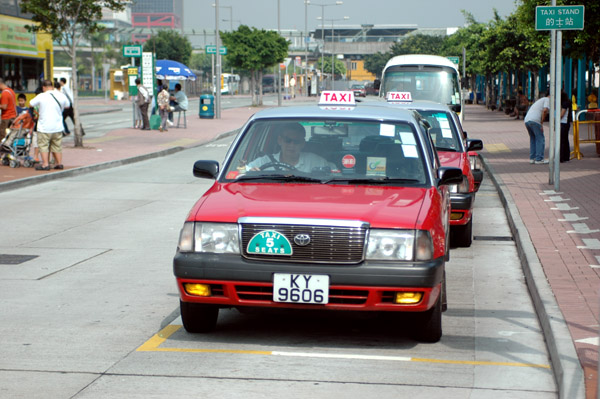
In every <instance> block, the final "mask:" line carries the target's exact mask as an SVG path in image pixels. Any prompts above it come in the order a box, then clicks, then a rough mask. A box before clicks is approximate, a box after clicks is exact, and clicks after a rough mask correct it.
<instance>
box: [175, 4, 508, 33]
mask: <svg viewBox="0 0 600 399" xmlns="http://www.w3.org/2000/svg"><path fill="white" fill-rule="evenodd" d="M214 3H215V1H214V0H184V20H183V24H184V30H185V31H186V32H187V31H190V30H192V29H194V30H195V31H196V32H198V31H201V30H204V29H205V30H214V29H215V11H214V7H213V6H212V4H214ZM278 3H279V8H280V12H279V27H280V29H281V30H288V29H297V30H299V31H304V29H305V5H304V0H219V6H220V7H219V9H220V11H219V13H220V15H219V19H220V20H221V21H220V22H219V30H229V28H230V25H231V22H230V20H232V21H233V29H234V30H235V29H237V27H238V26H239V25H240V24H244V25H248V26H250V27H255V28H261V29H277V27H278V26H277V25H278V24H277V19H278V18H277V14H278V13H277V4H278ZM311 3H313V4H335V3H336V0H311ZM494 8H495V9H496V10H497V11H498V13H499V14H500V16H501V17H506V16H508V15H510V14H512V13H513V12H514V11H515V10H516V4H515V0H343V4H342V5H328V6H325V7H319V6H315V5H310V6H308V7H307V12H308V18H307V20H308V30H309V31H311V30H314V29H315V28H318V27H320V26H321V21H320V20H317V17H320V16H321V12H322V11H324V14H325V18H324V19H325V26H331V24H332V21H331V20H332V19H340V21H334V22H333V23H334V24H335V26H340V25H342V26H344V25H354V26H359V25H363V24H375V25H417V27H419V28H448V27H461V26H463V25H464V23H465V19H464V16H463V14H462V12H461V10H466V11H468V12H470V13H471V14H473V16H474V17H475V20H476V21H478V22H483V23H485V22H489V21H490V20H492V18H493V16H494V11H493V10H494ZM230 14H231V15H232V17H230ZM346 16H347V17H350V18H349V19H348V20H343V18H344V17H346ZM223 19H225V20H226V21H222V20H223Z"/></svg>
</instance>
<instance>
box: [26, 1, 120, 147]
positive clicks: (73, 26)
mask: <svg viewBox="0 0 600 399" xmlns="http://www.w3.org/2000/svg"><path fill="white" fill-rule="evenodd" d="M20 4H21V11H23V12H24V13H29V14H32V18H31V19H32V21H33V22H36V24H33V25H26V28H27V29H28V30H29V31H30V32H40V31H41V32H47V33H48V34H50V35H51V36H52V39H53V40H54V41H55V42H58V43H60V44H61V46H62V47H63V48H64V50H65V52H67V53H68V54H69V56H70V57H71V66H72V69H73V78H72V83H73V99H72V100H73V101H72V102H73V111H74V116H75V118H74V119H75V129H74V130H75V137H74V141H75V147H83V138H82V134H81V124H80V123H79V109H78V107H77V103H78V83H77V81H78V79H77V45H78V43H79V41H80V40H81V39H82V38H83V37H84V36H89V35H91V34H93V33H96V32H99V31H101V30H102V29H103V27H102V26H101V25H100V24H99V21H100V20H101V19H102V7H105V8H108V9H110V10H114V11H122V10H124V9H125V6H126V5H127V4H129V1H128V0H103V1H101V2H100V1H94V0H54V1H51V2H49V1H48V0H21V2H20Z"/></svg>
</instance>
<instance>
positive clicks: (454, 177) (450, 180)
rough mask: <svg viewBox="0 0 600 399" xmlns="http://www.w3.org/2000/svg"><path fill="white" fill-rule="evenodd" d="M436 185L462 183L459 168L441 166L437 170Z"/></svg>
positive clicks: (461, 174)
mask: <svg viewBox="0 0 600 399" xmlns="http://www.w3.org/2000/svg"><path fill="white" fill-rule="evenodd" d="M438 179H439V180H438V185H439V186H442V185H449V184H460V183H462V179H463V173H462V170H460V169H459V168H455V167H452V166H442V167H441V168H439V169H438Z"/></svg>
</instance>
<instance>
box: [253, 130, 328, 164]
mask: <svg viewBox="0 0 600 399" xmlns="http://www.w3.org/2000/svg"><path fill="white" fill-rule="evenodd" d="M305 136H306V131H305V130H304V127H302V125H300V124H299V123H296V122H290V123H284V124H282V125H281V133H280V135H279V136H278V137H277V143H278V144H279V148H281V151H280V152H278V153H277V154H269V155H265V156H263V157H260V158H257V159H255V160H254V161H252V162H250V163H249V164H248V165H247V167H246V169H247V170H262V169H269V170H272V169H275V170H282V171H285V170H294V169H295V170H299V171H300V172H305V173H310V172H312V171H313V170H314V169H315V168H330V169H331V170H334V169H336V167H335V165H334V164H332V163H330V162H327V160H326V159H324V158H323V157H321V156H319V155H317V154H314V153H312V152H302V149H303V148H304V145H305V144H306V141H305Z"/></svg>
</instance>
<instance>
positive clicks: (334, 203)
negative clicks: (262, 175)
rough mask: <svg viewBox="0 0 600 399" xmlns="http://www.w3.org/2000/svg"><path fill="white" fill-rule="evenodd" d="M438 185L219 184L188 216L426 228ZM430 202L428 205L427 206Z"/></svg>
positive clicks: (191, 218)
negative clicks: (280, 219)
mask: <svg viewBox="0 0 600 399" xmlns="http://www.w3.org/2000/svg"><path fill="white" fill-rule="evenodd" d="M433 191H435V189H434V188H430V189H427V188H423V187H389V186H385V187H384V186H357V185H340V184H328V185H325V184H289V183H288V184H271V183H260V184H258V183H219V182H215V184H214V185H213V186H212V187H211V188H210V189H209V190H208V191H207V192H206V193H205V194H204V195H203V196H202V198H200V199H199V200H198V202H197V203H196V205H195V206H194V207H193V208H192V210H191V211H190V214H189V215H188V219H187V220H188V221H205V222H226V223H236V222H237V221H238V219H239V218H241V217H248V216H254V217H288V218H314V219H340V220H360V221H364V222H368V223H370V225H371V227H377V228H406V229H413V228H420V227H421V226H422V225H423V223H424V222H423V220H425V219H426V218H427V216H426V215H420V213H421V210H422V209H430V208H431V202H432V196H433V195H435V194H434V193H433ZM424 204H425V207H424V206H423V205H424Z"/></svg>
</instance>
